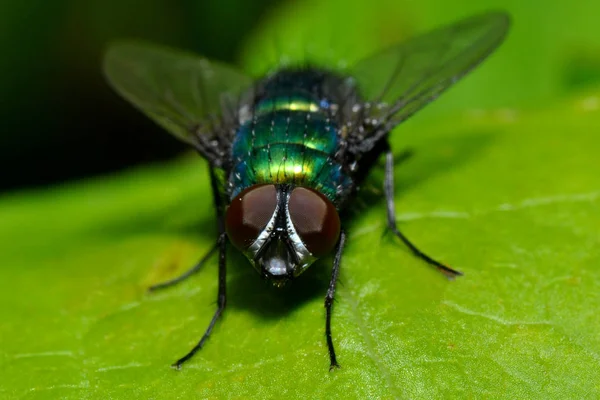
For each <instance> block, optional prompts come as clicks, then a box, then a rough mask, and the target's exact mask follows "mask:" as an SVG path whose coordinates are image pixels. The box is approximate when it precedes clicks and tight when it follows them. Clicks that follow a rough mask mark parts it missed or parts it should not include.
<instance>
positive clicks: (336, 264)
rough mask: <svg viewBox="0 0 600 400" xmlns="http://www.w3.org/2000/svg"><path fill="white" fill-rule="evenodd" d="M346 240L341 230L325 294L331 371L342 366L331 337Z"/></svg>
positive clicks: (326, 330) (326, 328)
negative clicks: (333, 312)
mask: <svg viewBox="0 0 600 400" xmlns="http://www.w3.org/2000/svg"><path fill="white" fill-rule="evenodd" d="M345 242H346V233H345V232H344V231H341V233H340V240H339V241H338V244H337V249H336V251H335V258H334V260H333V269H332V271H331V280H330V281H329V289H327V295H326V296H325V311H326V317H325V337H326V338H327V349H328V350H329V361H330V364H329V370H330V371H331V370H332V369H334V368H339V367H340V365H339V364H338V362H337V358H336V356H335V349H334V348H333V339H332V338H331V311H332V306H333V296H334V294H335V285H336V283H337V280H338V276H339V274H340V261H341V260H342V250H343V249H344V243H345Z"/></svg>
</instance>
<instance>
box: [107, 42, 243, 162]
mask: <svg viewBox="0 0 600 400" xmlns="http://www.w3.org/2000/svg"><path fill="white" fill-rule="evenodd" d="M104 73H105V75H106V77H107V79H108V81H109V83H110V84H111V86H112V87H113V88H114V89H115V90H116V91H117V92H118V93H119V94H121V95H122V96H123V97H124V98H125V99H127V100H128V101H130V102H131V103H132V104H133V105H135V106H136V107H137V108H139V109H140V110H141V111H142V112H143V113H145V114H146V115H147V116H149V117H150V118H151V119H153V120H154V121H155V122H157V123H158V124H160V125H161V126H162V127H164V128H165V129H166V130H167V131H168V132H170V133H171V134H173V135H174V136H176V137H177V138H179V139H181V140H183V141H184V142H187V143H189V144H191V145H193V146H194V147H196V148H197V149H198V150H199V151H200V152H201V153H202V154H203V155H204V156H205V157H207V158H210V157H209V156H210V155H211V152H212V153H214V151H215V149H210V148H209V147H210V146H214V141H213V142H211V141H210V140H209V137H210V136H211V135H213V134H215V133H218V132H219V131H218V129H217V128H218V126H219V124H220V123H222V121H223V112H224V111H225V110H224V109H223V107H224V102H227V101H228V100H229V101H235V102H236V103H235V104H237V102H238V101H239V99H240V96H241V94H242V93H243V92H244V91H245V90H246V89H247V88H249V87H250V86H251V84H252V81H251V80H250V78H248V77H246V76H245V75H244V74H242V73H240V72H238V71H237V70H235V69H234V68H232V67H230V66H227V65H225V64H221V63H217V62H214V61H208V60H207V59H205V58H202V57H199V56H196V55H193V54H189V53H186V52H182V51H178V50H173V49H169V48H165V47H160V46H155V45H151V44H146V43H143V42H118V43H115V44H113V45H112V46H111V47H110V48H109V49H108V51H107V53H106V55H105V58H104ZM221 134H222V135H223V134H224V133H223V132H221ZM217 139H219V138H217ZM212 155H213V156H214V154H212Z"/></svg>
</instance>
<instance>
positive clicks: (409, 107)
mask: <svg viewBox="0 0 600 400" xmlns="http://www.w3.org/2000/svg"><path fill="white" fill-rule="evenodd" d="M509 25H510V19H509V17H508V15H507V14H505V13H501V12H490V13H486V14H481V15H476V16H474V17H470V18H467V19H464V20H462V21H459V22H457V23H454V24H452V25H448V26H445V27H443V28H440V29H437V30H434V31H431V32H429V33H426V34H424V35H421V36H417V37H415V38H413V39H409V40H408V41H406V42H404V43H400V44H398V45H396V46H393V47H391V48H388V49H386V50H384V51H382V52H380V53H377V54H375V55H373V56H371V57H369V58H367V59H365V60H363V61H360V62H358V63H357V64H356V65H355V66H354V67H353V68H352V69H351V70H350V72H349V74H350V76H351V77H352V78H353V79H354V81H355V82H354V84H355V85H356V88H357V89H358V92H359V94H360V96H362V98H363V100H366V101H367V103H365V104H364V105H363V107H362V108H361V111H362V113H359V114H361V115H360V117H361V118H363V120H364V121H365V122H366V125H367V126H368V125H370V126H371V129H368V132H367V136H368V134H369V132H370V133H371V136H372V137H371V138H370V139H371V140H373V141H375V140H377V139H379V138H380V137H381V136H383V135H385V134H387V132H389V131H390V130H391V129H392V128H393V127H394V126H395V125H397V124H399V123H400V122H402V121H404V120H406V119H407V118H409V117H410V116H411V115H413V114H414V113H415V112H417V111H418V110H420V109H421V108H422V107H424V106H425V105H426V104H427V103H429V102H430V101H432V100H434V99H435V98H436V97H437V96H439V95H440V94H441V93H442V92H443V91H444V90H446V89H447V88H449V87H450V86H451V85H452V84H454V83H455V82H456V81H458V80H459V79H460V78H461V77H463V76H464V75H465V74H467V73H468V72H469V71H471V70H472V69H473V68H474V67H475V66H477V65H478V64H479V63H480V62H481V61H483V60H484V59H485V58H486V57H487V56H488V55H490V54H491V53H492V52H493V51H494V50H495V49H496V47H497V46H498V45H500V43H502V41H503V39H504V37H505V35H506V32H507V31H508V27H509Z"/></svg>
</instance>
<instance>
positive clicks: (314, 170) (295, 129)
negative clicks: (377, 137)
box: [230, 95, 350, 203]
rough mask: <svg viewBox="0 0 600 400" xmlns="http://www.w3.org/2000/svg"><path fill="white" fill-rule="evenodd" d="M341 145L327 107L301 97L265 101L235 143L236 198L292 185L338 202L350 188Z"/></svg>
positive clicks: (233, 150) (232, 182)
mask: <svg viewBox="0 0 600 400" xmlns="http://www.w3.org/2000/svg"><path fill="white" fill-rule="evenodd" d="M339 142H340V138H339V133H338V128H337V126H336V125H335V124H334V123H333V122H332V121H331V120H330V119H329V118H328V114H327V112H326V110H325V109H323V108H322V104H320V103H317V102H316V101H314V100H310V99H308V98H307V97H306V96H301V95H279V96H276V97H270V98H267V99H264V100H263V101H261V102H259V103H258V104H257V105H256V107H255V110H254V118H253V119H252V120H250V121H247V122H246V123H244V124H243V125H242V126H241V128H240V129H239V131H238V132H237V136H236V139H235V141H234V143H233V149H232V152H233V154H232V155H233V160H234V168H233V170H232V174H231V176H230V183H231V184H232V186H233V191H232V192H233V193H232V197H235V196H236V195H237V194H238V193H239V192H240V191H242V190H243V189H244V188H246V187H248V186H252V185H255V184H259V183H291V184H295V185H300V186H307V187H311V188H314V189H316V190H319V191H320V192H321V193H323V194H324V195H326V196H327V197H328V198H330V199H331V200H332V201H333V202H334V203H335V202H336V200H337V198H338V195H339V194H340V193H341V191H342V190H343V189H344V188H345V187H348V186H349V184H350V178H349V177H348V176H347V175H346V174H344V172H343V170H342V166H341V165H340V164H339V163H338V162H336V160H335V157H334V154H335V152H336V150H337V148H338V146H339Z"/></svg>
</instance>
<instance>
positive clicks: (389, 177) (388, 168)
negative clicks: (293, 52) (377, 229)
mask: <svg viewBox="0 0 600 400" xmlns="http://www.w3.org/2000/svg"><path fill="white" fill-rule="evenodd" d="M383 189H384V192H385V198H386V203H387V223H388V228H389V229H390V230H391V231H392V233H393V234H394V235H396V236H397V237H398V238H399V239H400V240H402V242H403V243H404V244H405V245H406V246H407V247H408V248H409V249H410V250H411V251H412V252H413V254H414V255H415V256H417V257H419V258H420V259H421V260H423V261H425V262H426V263H428V264H429V265H432V266H434V267H436V268H437V269H438V270H439V271H440V272H441V273H443V274H444V275H446V276H447V277H448V278H454V277H456V276H459V275H462V272H460V271H457V270H454V269H452V268H450V267H448V266H447V265H444V264H442V263H441V262H439V261H437V260H434V259H433V258H431V257H429V256H428V255H427V254H425V253H423V252H422V251H421V250H419V249H418V248H417V247H416V246H415V245H414V244H412V243H411V241H410V240H408V238H407V237H406V236H404V234H402V232H400V230H398V227H397V226H396V209H395V205H394V155H393V154H392V151H391V149H390V148H389V147H388V149H387V150H386V153H385V179H384V182H383Z"/></svg>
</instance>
